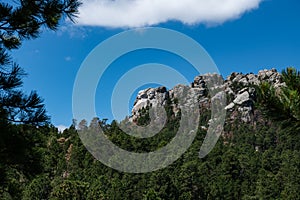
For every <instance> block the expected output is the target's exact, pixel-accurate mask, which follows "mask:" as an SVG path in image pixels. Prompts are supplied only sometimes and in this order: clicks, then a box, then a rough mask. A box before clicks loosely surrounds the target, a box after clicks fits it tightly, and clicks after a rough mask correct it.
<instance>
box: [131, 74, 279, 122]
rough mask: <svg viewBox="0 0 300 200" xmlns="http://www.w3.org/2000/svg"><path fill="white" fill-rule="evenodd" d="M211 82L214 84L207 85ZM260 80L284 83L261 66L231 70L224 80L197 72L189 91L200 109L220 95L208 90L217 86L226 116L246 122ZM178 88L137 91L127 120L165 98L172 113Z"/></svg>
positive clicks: (137, 115) (275, 84)
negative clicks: (224, 101) (249, 70)
mask: <svg viewBox="0 0 300 200" xmlns="http://www.w3.org/2000/svg"><path fill="white" fill-rule="evenodd" d="M212 80H214V81H212ZM216 80H217V81H216ZM212 82H213V83H214V85H212V84H211V83H212ZM262 82H268V83H270V84H271V85H273V86H274V88H280V87H282V86H284V85H285V83H284V82H283V81H282V77H281V74H280V73H278V72H277V71H276V69H271V70H266V69H265V70H261V71H259V72H258V73H257V74H253V73H249V74H242V73H236V72H234V73H232V74H231V75H230V76H228V77H227V78H226V79H225V80H224V79H223V78H222V77H221V78H220V76H219V75H217V74H204V75H199V76H196V77H195V78H194V81H193V82H192V83H191V84H190V86H189V87H190V88H191V90H192V91H193V94H194V95H196V96H197V99H198V103H199V107H200V109H204V108H209V107H210V104H211V100H212V99H213V98H220V97H218V95H219V96H220V93H218V92H210V91H209V90H214V89H216V88H218V89H219V90H220V89H221V90H222V91H224V92H225V94H226V96H227V105H226V106H225V107H224V109H226V111H227V114H229V116H230V118H232V119H236V118H237V117H239V119H240V120H241V121H242V122H244V123H249V122H251V121H253V119H254V103H255V100H256V95H257V92H256V89H255V87H256V86H258V85H260V84H261V83H262ZM181 87H185V86H183V85H178V86H175V87H174V88H173V89H171V90H167V89H166V88H165V87H158V88H148V89H145V90H141V91H140V92H139V93H138V96H137V97H136V100H135V103H134V106H133V109H132V116H131V117H130V118H131V120H132V121H136V120H137V119H138V118H139V117H140V113H141V112H140V111H141V110H142V109H143V108H145V109H147V108H149V107H155V106H158V105H160V106H164V105H165V104H166V102H168V101H169V102H171V103H172V108H173V112H174V113H175V114H176V113H178V111H179V108H178V105H177V102H176V92H174V91H176V90H175V88H176V89H177V90H178V89H180V88H181Z"/></svg>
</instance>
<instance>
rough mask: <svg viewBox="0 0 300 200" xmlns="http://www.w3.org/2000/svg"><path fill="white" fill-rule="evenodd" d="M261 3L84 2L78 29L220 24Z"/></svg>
mask: <svg viewBox="0 0 300 200" xmlns="http://www.w3.org/2000/svg"><path fill="white" fill-rule="evenodd" d="M261 2H262V0H84V1H83V5H82V6H81V7H80V9H79V11H80V16H79V19H78V24H79V25H88V26H103V27H112V28H118V27H143V26H150V25H155V24H159V23H163V22H167V21H170V20H176V21H181V22H182V23H184V24H190V25H192V24H199V23H204V24H220V23H223V22H225V21H227V20H232V19H236V18H239V17H240V16H241V15H242V14H243V13H245V12H247V11H250V10H252V9H256V8H258V6H259V4H260V3H261Z"/></svg>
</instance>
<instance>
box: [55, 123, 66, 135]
mask: <svg viewBox="0 0 300 200" xmlns="http://www.w3.org/2000/svg"><path fill="white" fill-rule="evenodd" d="M56 128H57V129H58V131H59V132H61V133H62V132H64V130H65V129H67V128H69V127H67V126H64V125H58V126H56Z"/></svg>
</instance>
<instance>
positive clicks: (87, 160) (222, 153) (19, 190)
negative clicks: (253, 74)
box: [0, 68, 300, 200]
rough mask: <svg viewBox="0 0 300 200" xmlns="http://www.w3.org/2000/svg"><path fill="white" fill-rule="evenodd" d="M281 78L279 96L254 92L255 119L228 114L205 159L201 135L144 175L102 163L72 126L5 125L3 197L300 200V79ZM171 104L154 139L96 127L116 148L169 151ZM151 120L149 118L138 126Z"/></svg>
mask: <svg viewBox="0 0 300 200" xmlns="http://www.w3.org/2000/svg"><path fill="white" fill-rule="evenodd" d="M282 79H283V81H284V82H285V86H284V87H282V89H281V90H280V91H278V90H276V89H275V88H274V87H273V86H272V85H270V84H268V83H266V82H265V83H263V84H260V85H259V86H257V87H256V90H257V95H256V99H255V102H254V105H253V106H254V112H255V116H256V117H255V119H251V121H250V122H242V121H241V119H240V118H239V117H236V118H232V117H230V113H228V117H227V118H226V123H225V128H224V132H223V134H222V136H221V137H220V139H219V140H218V142H217V145H216V146H215V147H214V149H213V150H212V151H211V152H210V153H209V154H208V156H206V157H205V158H202V159H200V158H199V156H198V153H199V148H200V146H201V144H202V142H203V139H204V137H205V135H206V130H205V129H203V128H200V129H199V130H198V132H197V136H196V139H195V140H194V142H193V144H192V146H191V147H190V148H189V149H188V151H187V152H186V153H185V154H184V155H183V156H181V157H180V159H179V160H177V161H176V162H174V163H173V164H172V165H170V166H168V167H166V168H164V169H161V170H158V171H155V172H151V173H145V174H130V173H123V172H119V171H116V170H113V169H111V168H109V167H107V166H105V165H103V164H102V163H101V162H99V161H97V160H96V159H95V158H93V156H92V155H91V154H90V153H89V152H88V151H87V150H86V149H85V147H84V146H83V144H82V142H81V140H80V138H79V136H78V133H77V131H76V129H75V125H76V123H75V122H74V124H73V125H72V126H71V127H70V128H68V129H66V130H65V131H64V132H63V133H60V132H58V130H57V128H55V127H54V126H52V125H44V126H33V125H25V124H20V125H17V124H14V123H10V122H7V121H5V120H3V118H1V119H2V120H1V124H0V126H1V135H0V159H1V162H0V177H1V179H0V193H1V196H0V197H1V199H293V200H294V199H300V195H299V190H300V175H299V174H300V173H299V169H300V143H299V141H300V134H299V133H300V121H299V119H300V118H299V116H300V112H299V108H300V106H299V103H300V95H299V93H300V91H299V90H300V89H299V88H300V75H299V72H298V71H297V70H296V69H294V68H287V69H286V70H285V71H284V72H283V73H282ZM236 87H237V88H238V85H236ZM170 105H171V104H170V103H169V104H166V106H165V107H166V110H168V111H169V112H167V113H168V123H167V125H166V126H165V127H164V129H163V130H162V131H161V132H160V133H159V134H157V135H156V136H154V137H152V138H150V139H133V138H132V137H130V136H128V135H126V134H125V133H123V132H122V131H121V130H120V129H119V128H118V124H117V122H115V121H113V122H112V123H110V124H108V123H106V121H105V120H97V123H99V125H101V127H103V129H104V130H106V132H105V134H106V135H107V136H108V138H109V139H110V140H111V141H113V142H114V143H115V144H117V145H118V146H120V147H122V148H124V149H127V150H130V151H136V152H148V151H152V150H155V149H157V148H159V147H162V146H164V145H165V144H167V143H168V142H169V141H170V140H171V139H172V137H173V136H174V134H175V133H176V130H177V128H178V120H179V117H180V116H178V115H177V116H175V115H174V113H173V112H172V109H171V108H170ZM142 117H144V119H143V120H142ZM209 119H210V110H209V109H207V110H206V111H203V113H202V114H201V119H200V127H204V126H207V124H208V121H209ZM147 121H148V118H147V116H146V115H144V116H141V120H140V121H139V122H140V123H141V124H143V123H147ZM94 123H95V120H94ZM81 125H84V126H85V125H86V126H87V128H88V126H89V125H88V124H81Z"/></svg>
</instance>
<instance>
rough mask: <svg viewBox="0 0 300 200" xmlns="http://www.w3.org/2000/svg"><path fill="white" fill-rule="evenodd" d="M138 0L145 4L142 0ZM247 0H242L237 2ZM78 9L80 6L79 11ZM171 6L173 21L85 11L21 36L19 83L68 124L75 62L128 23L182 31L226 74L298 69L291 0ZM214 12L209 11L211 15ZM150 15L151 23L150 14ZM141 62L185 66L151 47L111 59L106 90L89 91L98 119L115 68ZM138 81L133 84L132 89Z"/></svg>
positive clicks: (299, 40)
mask: <svg viewBox="0 0 300 200" xmlns="http://www.w3.org/2000/svg"><path fill="white" fill-rule="evenodd" d="M90 1H91V0H90ZM126 1H127V0H123V1H122V2H123V3H124V2H125V3H126ZM143 1H144V2H146V3H147V0H143ZM164 1H166V0H164ZM247 1H248V2H249V0H244V1H241V2H247ZM161 2H162V3H164V2H163V1H161ZM178 2H179V1H178ZM191 2H192V1H191ZM219 2H222V1H219ZM219 4H222V3H219ZM122 6H124V5H122ZM247 6H250V7H251V6H252V5H247ZM158 7H159V6H158ZM254 7H255V6H254ZM121 8H123V7H121ZM126 8H127V7H126ZM159 8H160V7H159ZM84 9H88V8H84ZM84 9H83V11H82V12H84V11H86V10H84ZM128 9H129V8H128ZM130 9H131V8H130ZM130 9H129V10H130ZM138 9H142V8H138ZM160 9H162V8H160ZM174 9H175V10H176V9H177V8H174ZM237 10H238V11H240V12H237ZM109 11H110V9H107V8H103V11H102V13H104V14H103V20H104V19H107V17H109V16H110V13H109ZM171 11H172V10H167V11H166V12H167V13H170V16H171V18H172V19H176V20H168V18H166V17H165V16H159V17H161V18H158V17H156V16H158V14H156V13H155V12H154V14H153V13H150V14H149V16H150V17H148V18H147V16H148V15H147V16H146V17H145V19H144V21H143V20H142V19H141V20H138V21H134V19H136V18H135V17H136V16H135V15H134V14H132V16H131V15H128V17H127V18H126V16H125V17H124V18H125V19H122V23H119V21H118V20H112V21H107V20H106V23H101V22H99V23H98V22H97V21H93V18H88V17H89V16H86V15H87V14H86V13H85V15H82V16H81V18H80V19H79V20H78V22H79V24H77V25H70V24H69V23H65V24H64V25H62V26H61V27H60V30H59V31H58V32H51V31H44V32H43V33H42V34H41V36H40V37H39V38H38V39H36V40H32V41H25V42H24V43H23V46H22V47H21V48H20V49H18V50H15V51H13V57H14V59H15V60H16V62H17V63H19V64H20V66H22V67H23V68H24V69H25V70H26V72H27V73H28V76H27V77H26V78H25V80H24V89H25V90H26V91H28V92H29V91H31V90H36V91H38V93H39V94H40V95H41V96H42V97H43V98H44V99H45V104H46V108H47V111H48V114H49V115H50V116H51V122H52V123H53V124H54V125H57V126H58V125H64V126H69V125H70V124H71V121H72V90H73V84H74V81H75V78H76V74H77V72H78V70H79V68H80V66H81V63H82V62H83V61H84V59H85V58H86V56H87V55H88V54H89V53H90V52H91V51H92V50H93V48H95V47H96V46H97V45H98V44H99V43H101V42H102V41H104V40H106V39H108V38H109V37H111V36H113V35H115V34H117V33H120V32H122V31H124V30H128V29H129V28H130V27H131V26H135V25H136V26H144V25H151V26H156V27H164V28H168V29H172V30H176V31H179V32H181V33H184V34H186V35H188V36H189V37H191V38H193V39H194V40H196V41H197V42H199V43H200V44H201V45H202V46H203V47H204V48H205V49H206V51H207V52H208V53H209V54H210V56H211V57H212V58H213V60H214V61H215V63H216V65H217V66H218V68H219V70H220V73H221V74H222V75H223V77H226V76H227V75H229V74H230V73H231V72H243V73H249V72H254V73H257V72H258V71H259V70H260V69H265V68H276V69H277V70H279V71H281V70H282V69H284V68H285V67H288V66H294V67H296V68H298V69H300V12H299V11H300V2H299V1H298V0H265V1H262V2H260V3H258V6H257V7H256V8H253V9H249V10H247V9H246V8H244V7H242V5H240V7H238V8H234V9H233V11H232V13H231V11H230V10H228V11H226V12H225V13H224V15H221V16H219V15H210V13H207V14H206V15H204V16H198V15H197V10H196V11H191V17H189V14H182V15H181V13H180V12H179V11H178V10H176V12H175V11H174V12H171ZM217 11H218V10H217ZM116 12H117V11H116ZM130 12H134V11H131V10H130ZM193 12H195V13H196V14H195V13H193ZM214 12H215V11H214V10H212V12H211V13H214ZM137 13H138V11H137ZM178 13H179V14H178ZM236 13H238V14H236ZM100 14H101V13H100ZM100 14H99V15H100ZM125 14H126V13H125ZM153 16H155V19H156V20H157V21H155V20H154V21H153V20H152V18H151V17H153ZM105 17H106V18H105ZM205 17H206V18H205ZM119 18H120V19H121V18H122V16H121V17H119ZM160 19H161V20H160ZM151 20H152V21H151ZM100 21H101V20H100ZM160 22H162V23H160ZM91 25H93V26H91ZM124 27H125V28H124ZM149 62H157V63H163V64H167V65H173V66H177V67H184V66H185V65H188V63H185V62H184V61H182V60H180V59H178V58H176V57H174V55H171V54H168V53H165V52H159V51H151V50H148V51H144V52H143V51H138V52H135V53H133V54H129V55H128V56H127V57H121V58H120V59H118V60H116V62H114V66H112V68H111V70H109V71H108V72H107V74H106V76H107V77H108V79H110V77H111V81H110V82H109V84H108V85H107V88H105V89H104V90H102V91H97V94H96V102H97V104H96V108H97V114H98V116H99V117H100V118H109V119H112V115H111V111H110V109H109V103H110V96H111V88H112V85H111V84H114V83H113V81H114V80H115V79H116V78H115V77H117V74H118V73H121V72H122V71H126V70H128V69H129V68H130V67H132V66H135V65H139V64H143V63H144V64H145V63H149ZM196 75H197V74H193V71H190V72H187V77H188V80H189V81H190V82H191V81H192V80H193V77H194V76H196ZM147 86H149V85H147ZM145 87H146V86H141V87H140V88H139V89H142V88H145Z"/></svg>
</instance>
